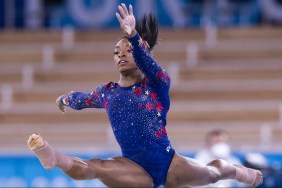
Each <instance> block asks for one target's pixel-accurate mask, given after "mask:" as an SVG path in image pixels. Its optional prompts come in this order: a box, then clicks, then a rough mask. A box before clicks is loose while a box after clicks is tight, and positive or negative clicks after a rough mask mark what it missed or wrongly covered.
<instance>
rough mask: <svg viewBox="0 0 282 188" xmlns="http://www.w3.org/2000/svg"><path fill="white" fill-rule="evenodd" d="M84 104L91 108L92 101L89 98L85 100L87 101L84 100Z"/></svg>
mask: <svg viewBox="0 0 282 188" xmlns="http://www.w3.org/2000/svg"><path fill="white" fill-rule="evenodd" d="M86 103H87V104H88V105H89V106H91V104H92V100H91V99H90V98H87V99H86Z"/></svg>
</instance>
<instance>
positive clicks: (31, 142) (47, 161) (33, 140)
mask: <svg viewBox="0 0 282 188" xmlns="http://www.w3.org/2000/svg"><path fill="white" fill-rule="evenodd" d="M27 145H28V147H29V149H30V150H32V151H33V153H34V154H35V155H36V156H37V158H38V159H39V161H40V162H41V164H42V166H43V167H44V168H45V169H47V170H51V169H53V168H54V167H58V168H60V169H62V170H63V171H65V172H66V171H68V170H69V169H71V167H72V164H73V160H72V158H71V157H69V156H66V155H64V154H63V153H60V152H58V151H57V150H56V149H55V148H54V147H52V146H51V145H49V144H48V143H47V142H46V141H45V140H44V138H43V137H42V136H40V135H38V134H32V135H31V136H30V137H29V139H28V141H27Z"/></svg>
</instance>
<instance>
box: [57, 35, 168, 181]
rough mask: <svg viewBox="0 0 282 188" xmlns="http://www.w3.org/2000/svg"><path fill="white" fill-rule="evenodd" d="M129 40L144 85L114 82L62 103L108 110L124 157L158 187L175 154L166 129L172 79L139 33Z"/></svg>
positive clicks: (81, 93) (72, 93)
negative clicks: (122, 85)
mask: <svg viewBox="0 0 282 188" xmlns="http://www.w3.org/2000/svg"><path fill="white" fill-rule="evenodd" d="M128 41H129V46H130V47H131V49H132V54H133V57H134V60H135V63H136V65H137V66H138V68H139V69H140V70H141V71H142V73H143V74H144V75H145V77H144V79H143V81H142V82H141V83H138V84H134V85H133V86H130V87H121V86H119V85H118V84H117V83H113V82H110V83H108V84H105V85H102V86H99V87H97V88H96V89H95V90H94V91H93V92H90V93H83V92H71V93H69V94H67V95H65V96H64V97H63V98H62V101H63V103H64V104H65V105H67V106H69V107H71V108H73V109H76V110H80V109H83V108H105V110H106V111H107V114H108V117H109V120H110V123H111V126H112V129H113V132H114V135H115V137H116V140H117V141H118V143H119V145H120V147H121V151H122V155H123V157H126V158H128V159H130V160H132V161H134V162H135V163H137V164H139V165H140V166H142V167H143V168H144V169H145V170H146V171H147V172H148V174H150V176H151V177H152V179H153V181H154V185H155V187H157V186H159V185H163V184H164V183H165V181H166V176H167V171H168V168H169V165H170V163H171V161H172V157H173V154H174V149H173V148H172V147H171V145H170V141H169V139H168V137H167V132H166V128H165V126H166V116H167V112H168V110H169V106H170V99H169V87H170V78H169V76H168V74H167V73H166V72H165V71H164V70H163V69H162V68H161V67H160V66H159V65H158V64H157V63H156V62H155V61H154V59H153V58H152V57H151V56H150V55H149V54H148V53H147V50H146V45H145V42H143V41H142V39H141V38H140V36H139V35H138V34H137V35H136V36H135V37H133V38H128Z"/></svg>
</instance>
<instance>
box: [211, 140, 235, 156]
mask: <svg viewBox="0 0 282 188" xmlns="http://www.w3.org/2000/svg"><path fill="white" fill-rule="evenodd" d="M210 151H211V153H212V155H213V156H214V157H215V158H216V159H227V158H228V157H229V156H230V153H231V149H230V146H229V145H228V144H226V143H224V142H220V143H216V144H214V145H213V146H212V147H211V148H210Z"/></svg>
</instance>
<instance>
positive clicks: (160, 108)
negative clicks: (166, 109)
mask: <svg viewBox="0 0 282 188" xmlns="http://www.w3.org/2000/svg"><path fill="white" fill-rule="evenodd" d="M156 109H157V110H158V111H162V109H163V106H162V104H161V103H160V102H158V103H157V105H156Z"/></svg>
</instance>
